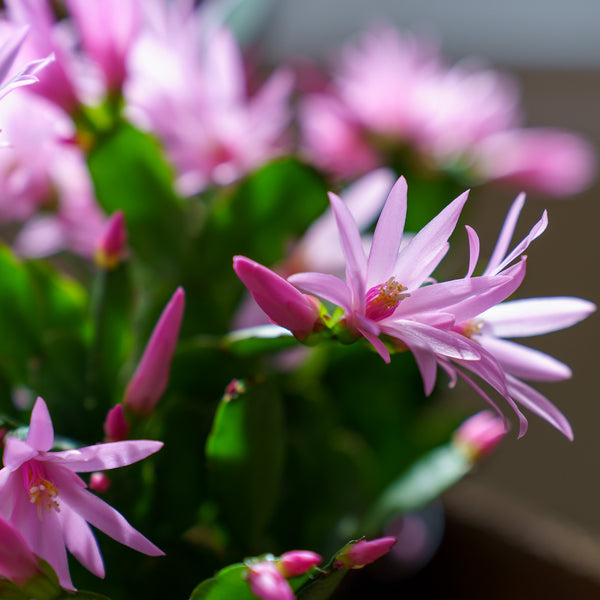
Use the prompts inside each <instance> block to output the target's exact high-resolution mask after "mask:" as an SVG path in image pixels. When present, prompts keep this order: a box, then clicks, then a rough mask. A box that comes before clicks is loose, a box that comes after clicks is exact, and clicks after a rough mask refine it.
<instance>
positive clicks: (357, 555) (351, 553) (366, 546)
mask: <svg viewBox="0 0 600 600" xmlns="http://www.w3.org/2000/svg"><path fill="white" fill-rule="evenodd" d="M395 543H396V538H395V537H382V538H377V539H375V540H360V541H358V542H354V543H350V544H349V545H348V546H347V547H346V548H344V550H343V551H342V552H340V553H339V554H337V555H336V557H335V562H334V563H333V566H334V567H335V568H337V569H362V567H364V566H365V565H368V564H370V563H372V562H375V561H376V560H377V559H379V558H381V557H382V556H384V555H386V554H387V553H388V552H389V551H390V550H391V548H392V546H393V545H394V544H395Z"/></svg>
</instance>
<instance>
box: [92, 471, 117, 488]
mask: <svg viewBox="0 0 600 600" xmlns="http://www.w3.org/2000/svg"><path fill="white" fill-rule="evenodd" d="M111 485H112V481H111V480H110V478H109V477H108V475H107V474H106V473H103V472H102V471H96V472H94V473H92V474H91V475H90V490H94V492H98V493H99V494H105V493H106V492H108V490H109V488H110V486H111Z"/></svg>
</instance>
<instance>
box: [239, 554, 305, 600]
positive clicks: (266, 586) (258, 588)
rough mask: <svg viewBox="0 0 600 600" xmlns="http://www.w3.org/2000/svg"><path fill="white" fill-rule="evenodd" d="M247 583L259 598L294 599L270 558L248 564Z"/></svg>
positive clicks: (288, 586)
mask: <svg viewBox="0 0 600 600" xmlns="http://www.w3.org/2000/svg"><path fill="white" fill-rule="evenodd" d="M247 579H248V584H249V585H250V590H251V591H252V593H253V594H254V595H255V596H256V597H257V598H260V599H261V600H294V598H295V596H294V592H293V591H292V588H291V587H290V584H289V583H288V582H287V579H286V578H285V577H284V576H283V575H282V574H281V572H280V571H279V569H278V568H277V565H276V564H275V562H274V561H272V560H265V561H262V562H258V563H253V564H250V565H248V573H247Z"/></svg>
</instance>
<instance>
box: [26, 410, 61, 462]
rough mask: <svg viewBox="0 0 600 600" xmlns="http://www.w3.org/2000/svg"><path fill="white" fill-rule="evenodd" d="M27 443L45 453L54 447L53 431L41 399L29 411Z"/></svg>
mask: <svg viewBox="0 0 600 600" xmlns="http://www.w3.org/2000/svg"><path fill="white" fill-rule="evenodd" d="M27 443H28V444H29V445H30V446H31V447H32V448H35V449H36V450H39V451H41V452H46V451H48V450H50V449H51V448H52V446H53V445H54V429H53V428H52V419H51V418H50V413H49V412H48V407H47V406H46V403H45V402H44V400H43V399H42V398H38V399H37V400H36V401H35V405H34V407H33V410H32V411H31V420H30V422H29V433H28V434H27Z"/></svg>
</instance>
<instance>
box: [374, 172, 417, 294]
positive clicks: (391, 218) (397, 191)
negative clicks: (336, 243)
mask: <svg viewBox="0 0 600 600" xmlns="http://www.w3.org/2000/svg"><path fill="white" fill-rule="evenodd" d="M406 192H407V187H406V180H405V179H404V177H400V179H398V181H397V182H396V183H395V184H394V187H393V188H392V190H391V191H390V194H389V196H388V198H387V200H386V202H385V205H384V207H383V210H382V211H381V215H380V217H379V220H378V221H377V227H376V228H375V234H374V235H373V242H372V244H371V251H370V253H369V260H368V263H367V282H366V287H367V289H369V288H371V287H373V286H374V285H377V284H379V283H383V282H384V281H387V280H388V278H389V277H390V276H391V275H392V271H393V269H394V266H395V264H396V260H397V259H398V251H399V250H400V243H401V241H402V233H403V231H404V221H405V219H406Z"/></svg>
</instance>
